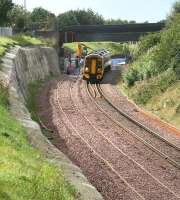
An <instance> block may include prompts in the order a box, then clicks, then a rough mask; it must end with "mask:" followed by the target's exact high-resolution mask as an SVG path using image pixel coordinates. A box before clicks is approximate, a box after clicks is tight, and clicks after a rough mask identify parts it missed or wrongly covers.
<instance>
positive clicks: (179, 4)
mask: <svg viewBox="0 0 180 200" xmlns="http://www.w3.org/2000/svg"><path fill="white" fill-rule="evenodd" d="M177 15H180V0H178V1H176V2H175V3H174V5H173V8H172V11H171V14H170V15H169V16H168V18H167V21H166V25H167V27H169V25H170V24H171V23H173V21H174V18H176V16H177Z"/></svg>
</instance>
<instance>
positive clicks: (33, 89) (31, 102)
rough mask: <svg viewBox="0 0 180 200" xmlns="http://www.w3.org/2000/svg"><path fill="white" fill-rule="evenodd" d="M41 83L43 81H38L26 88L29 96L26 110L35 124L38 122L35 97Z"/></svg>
mask: <svg viewBox="0 0 180 200" xmlns="http://www.w3.org/2000/svg"><path fill="white" fill-rule="evenodd" d="M43 83H44V81H43V80H38V81H35V82H34V83H31V84H29V86H28V91H29V95H28V98H27V108H28V110H29V111H30V113H31V118H32V119H33V120H35V121H37V122H39V118H38V115H37V104H36V97H37V94H38V91H39V89H40V88H41V86H42V85H43Z"/></svg>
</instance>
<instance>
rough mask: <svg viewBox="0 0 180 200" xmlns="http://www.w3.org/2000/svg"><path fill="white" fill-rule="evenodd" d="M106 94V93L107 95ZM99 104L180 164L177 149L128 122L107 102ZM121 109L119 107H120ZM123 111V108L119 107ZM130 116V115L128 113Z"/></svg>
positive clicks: (179, 155)
mask: <svg viewBox="0 0 180 200" xmlns="http://www.w3.org/2000/svg"><path fill="white" fill-rule="evenodd" d="M102 87H103V86H102ZM105 94H106V93H105ZM117 101H118V100H117V99H116V103H115V101H112V102H113V104H115V105H117V104H118V103H117ZM97 103H98V104H99V105H100V106H101V107H102V109H103V110H104V111H106V112H107V113H108V114H109V115H110V116H112V117H113V118H114V119H115V120H117V121H118V122H119V123H120V124H122V125H123V126H125V127H128V129H130V130H131V131H132V132H134V133H136V134H137V135H138V136H139V137H140V138H142V139H143V140H145V141H147V142H148V143H149V144H151V145H152V146H154V147H155V148H156V149H158V150H159V151H160V152H162V153H164V154H165V155H167V156H168V157H170V158H172V159H173V160H175V161H176V162H177V163H180V151H179V150H177V149H175V148H174V147H172V146H170V145H168V144H167V143H166V142H165V141H163V140H161V139H159V138H157V137H156V136H153V135H152V134H151V133H149V132H148V131H146V130H144V129H143V128H141V127H139V126H138V125H136V124H135V123H133V122H131V121H130V120H128V119H127V118H126V117H124V116H123V115H121V114H120V113H119V112H118V111H117V110H116V109H114V108H113V107H112V106H110V105H109V104H108V102H106V101H105V100H103V99H102V100H99V101H98V100H97ZM118 107H119V106H118ZM119 108H120V109H121V107H119ZM128 114H129V113H128Z"/></svg>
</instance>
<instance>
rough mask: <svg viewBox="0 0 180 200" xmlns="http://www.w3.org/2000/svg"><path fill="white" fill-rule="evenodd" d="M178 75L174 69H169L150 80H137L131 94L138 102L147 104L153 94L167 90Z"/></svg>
mask: <svg viewBox="0 0 180 200" xmlns="http://www.w3.org/2000/svg"><path fill="white" fill-rule="evenodd" d="M176 79H177V77H176V74H175V72H174V71H173V70H172V69H168V70H167V71H165V72H163V73H162V74H160V75H158V76H156V77H153V78H151V79H149V80H146V81H142V82H137V84H136V85H135V86H134V87H133V88H132V89H131V91H130V92H131V94H130V96H131V97H132V98H133V100H134V101H135V102H136V103H138V104H146V103H147V102H148V101H149V100H150V99H151V98H152V97H153V96H155V95H158V94H160V93H162V92H165V91H166V89H167V88H168V87H170V85H171V84H172V83H174V82H175V81H176Z"/></svg>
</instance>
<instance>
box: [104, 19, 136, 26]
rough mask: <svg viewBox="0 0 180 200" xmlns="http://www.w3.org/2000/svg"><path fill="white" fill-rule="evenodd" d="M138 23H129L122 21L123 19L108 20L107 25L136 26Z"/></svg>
mask: <svg viewBox="0 0 180 200" xmlns="http://www.w3.org/2000/svg"><path fill="white" fill-rule="evenodd" d="M135 23H136V21H133V20H131V21H128V20H122V19H107V20H106V21H105V24H107V25H121V24H135Z"/></svg>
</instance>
